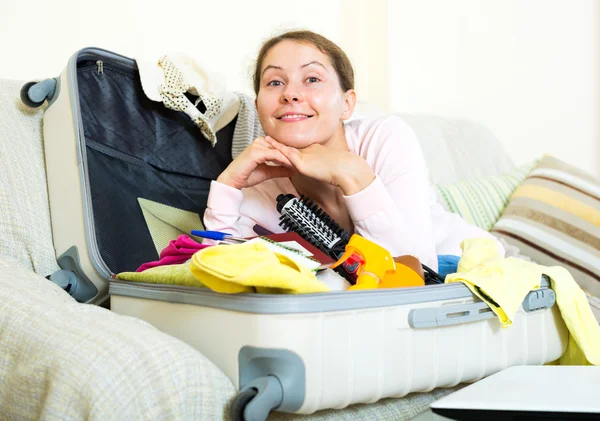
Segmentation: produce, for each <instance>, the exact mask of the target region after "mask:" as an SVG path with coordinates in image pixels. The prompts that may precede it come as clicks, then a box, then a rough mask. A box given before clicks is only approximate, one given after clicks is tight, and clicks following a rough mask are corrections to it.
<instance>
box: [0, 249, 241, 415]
mask: <svg viewBox="0 0 600 421" xmlns="http://www.w3.org/2000/svg"><path fill="white" fill-rule="evenodd" d="M0 333H1V334H0V414H1V416H0V418H2V419H9V420H37V419H56V420H90V421H93V420H108V419H122V420H138V419H145V420H223V419H227V417H226V414H227V411H228V410H229V407H228V405H229V404H228V402H229V401H230V399H231V398H232V397H233V396H234V395H235V393H236V391H235V388H234V386H233V384H232V383H231V381H230V380H229V379H228V378H227V377H226V376H225V374H223V372H221V371H220V370H219V369H218V368H217V367H216V366H215V365H214V364H213V363H211V362H210V361H209V360H208V359H207V358H206V357H204V356H203V355H202V354H201V353H200V352H198V351H197V350H195V349H193V348H192V347H190V346H189V345H186V344H185V343H183V342H181V341H180V340H178V339H175V338H174V337H171V336H169V335H166V334H165V333H162V332H160V331H159V330H157V329H155V328H154V327H152V326H151V325H149V324H148V323H146V322H144V321H142V320H139V319H136V318H133V317H127V316H121V315H118V314H116V313H112V312H110V311H108V310H106V309H104V308H101V307H97V306H92V305H88V304H79V303H77V302H76V301H75V300H74V299H73V298H72V297H71V296H69V294H68V293H66V292H65V291H63V290H62V289H61V288H60V287H58V286H57V285H55V284H53V283H52V282H50V281H48V280H47V279H45V278H43V277H41V276H39V275H37V274H35V273H33V272H32V271H31V270H28V269H21V268H18V267H16V266H15V265H14V264H12V262H11V261H10V260H7V259H4V258H2V257H1V256H0Z"/></svg>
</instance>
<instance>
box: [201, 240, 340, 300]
mask: <svg viewBox="0 0 600 421" xmlns="http://www.w3.org/2000/svg"><path fill="white" fill-rule="evenodd" d="M191 270H192V273H193V274H194V275H195V276H196V277H197V278H198V279H200V280H201V282H202V283H203V284H204V285H206V286H207V287H209V288H210V289H212V290H214V291H217V292H223V293H227V294H235V293H239V292H253V291H255V290H256V291H257V292H263V293H293V294H306V293H311V292H327V291H329V288H328V287H327V286H326V285H325V284H324V283H322V282H320V281H318V280H317V277H316V276H315V274H314V273H313V272H311V271H310V270H309V269H307V268H306V267H304V266H302V265H300V264H298V263H296V262H295V261H293V260H292V259H290V258H289V257H287V256H284V255H283V254H279V253H275V252H273V251H271V250H269V249H268V248H267V246H266V245H265V244H264V243H262V242H252V243H243V244H235V245H222V246H214V247H207V248H205V249H203V250H200V251H198V252H197V253H195V254H194V255H193V256H192V262H191Z"/></svg>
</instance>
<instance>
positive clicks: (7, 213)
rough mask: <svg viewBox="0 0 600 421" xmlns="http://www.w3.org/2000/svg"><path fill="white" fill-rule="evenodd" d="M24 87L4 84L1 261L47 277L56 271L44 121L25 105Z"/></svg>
mask: <svg viewBox="0 0 600 421" xmlns="http://www.w3.org/2000/svg"><path fill="white" fill-rule="evenodd" d="M22 85H23V82H19V81H13V80H5V79H0V255H1V256H5V257H6V258H8V259H10V260H12V261H13V262H14V263H15V264H17V265H18V266H19V267H22V268H25V269H32V270H34V271H35V272H37V273H39V274H40V275H43V276H46V275H49V274H51V273H53V272H54V271H56V270H58V266H57V263H56V257H55V254H54V246H53V244H52V231H51V226H50V211H49V206H48V191H47V186H46V171H45V167H44V153H43V141H42V133H41V126H42V125H41V117H42V114H43V109H30V108H27V107H26V106H25V105H23V104H22V103H21V100H20V95H19V93H20V90H21V86H22Z"/></svg>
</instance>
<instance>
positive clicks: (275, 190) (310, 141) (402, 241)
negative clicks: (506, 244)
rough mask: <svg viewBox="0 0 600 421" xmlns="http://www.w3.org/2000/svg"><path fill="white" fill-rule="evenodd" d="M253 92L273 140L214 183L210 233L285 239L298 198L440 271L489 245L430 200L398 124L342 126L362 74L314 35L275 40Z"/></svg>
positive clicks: (418, 160) (392, 119)
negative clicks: (471, 241)
mask: <svg viewBox="0 0 600 421" xmlns="http://www.w3.org/2000/svg"><path fill="white" fill-rule="evenodd" d="M254 90H255V93H256V108H257V110H258V115H259V119H260V122H261V125H262V127H263V129H264V132H265V134H266V137H259V138H257V139H256V140H255V141H254V142H253V143H252V144H251V145H250V146H249V147H248V148H246V150H244V152H242V153H241V154H240V155H239V156H238V157H237V158H236V159H235V160H234V161H233V162H232V163H231V164H230V165H229V166H228V167H227V168H226V169H225V171H224V172H223V173H222V174H221V175H220V176H219V177H218V178H217V180H216V181H213V182H212V184H211V188H210V193H209V197H208V207H207V210H206V213H205V216H204V224H205V226H206V229H210V230H219V231H224V232H228V233H231V234H233V235H235V236H252V235H255V234H254V231H253V227H254V225H255V224H259V225H261V226H263V227H265V228H267V229H270V230H271V231H274V232H282V229H281V228H280V227H279V226H278V221H279V213H278V212H277V210H276V207H275V204H276V198H277V196H278V195H279V194H281V193H292V194H294V195H296V196H299V195H300V194H303V195H305V196H308V197H310V198H311V199H312V200H313V201H315V202H316V203H317V204H318V205H319V206H320V207H321V208H323V209H324V210H325V211H326V212H327V213H328V214H329V215H330V216H331V217H332V218H333V219H334V220H335V221H336V222H337V223H338V224H339V225H340V226H342V227H343V228H344V229H346V230H347V231H348V232H349V233H351V234H352V233H357V234H360V235H362V236H364V237H365V238H368V239H370V240H372V241H374V242H376V243H378V244H379V245H381V246H382V247H385V248H386V249H387V250H389V251H390V253H391V254H392V255H393V256H401V255H406V254H408V255H413V256H416V257H417V258H419V260H420V261H421V262H422V263H424V264H426V265H427V266H429V267H430V268H432V269H434V270H437V266H438V260H437V256H438V255H441V254H453V255H460V253H461V250H460V243H461V242H462V240H464V239H465V238H471V237H490V236H491V235H490V234H489V233H487V232H486V231H484V230H481V229H479V228H477V227H474V226H471V225H469V224H467V223H466V222H465V221H464V220H462V219H461V218H460V217H459V216H458V215H455V214H450V213H448V212H446V211H444V210H443V209H442V208H441V206H440V205H439V204H436V203H435V200H434V199H433V200H430V197H435V195H433V196H430V185H429V179H428V171H427V166H426V164H425V160H424V158H423V153H422V151H421V148H420V146H419V143H418V140H417V138H416V136H415V134H414V133H413V131H412V130H411V129H410V127H408V125H407V124H406V123H404V122H403V121H402V120H401V119H400V118H399V117H396V116H389V117H386V118H382V119H364V120H356V121H352V122H350V123H348V124H344V120H347V119H348V118H350V116H351V115H352V112H353V110H354V106H355V104H356V93H355V92H354V72H353V69H352V65H351V64H350V61H349V60H348V58H347V56H346V54H345V53H344V52H343V51H342V50H341V49H340V48H339V47H338V46H337V45H336V44H334V43H333V42H331V41H329V40H328V39H326V38H324V37H322V36H320V35H318V34H315V33H313V32H310V31H292V32H287V33H285V34H283V35H280V36H277V37H275V38H272V39H270V40H269V41H267V42H266V43H265V44H264V45H263V47H262V48H261V50H260V52H259V55H258V58H257V61H256V69H255V73H254ZM499 247H500V248H502V246H501V245H500V244H499ZM501 252H502V253H503V252H504V250H503V249H502V250H501Z"/></svg>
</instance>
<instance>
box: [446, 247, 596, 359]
mask: <svg viewBox="0 0 600 421" xmlns="http://www.w3.org/2000/svg"><path fill="white" fill-rule="evenodd" d="M461 247H462V249H463V254H462V257H461V259H460V262H459V264H458V272H457V273H454V274H451V275H448V276H446V283H450V282H462V283H464V284H465V285H466V286H467V287H469V289H470V290H471V291H472V292H473V293H474V294H475V295H477V296H478V297H479V298H481V299H482V300H484V301H485V302H486V303H488V304H489V306H490V308H491V309H492V310H493V311H494V313H496V315H497V316H498V319H499V320H500V323H502V326H503V327H507V326H510V324H511V323H512V320H513V318H514V316H515V313H516V312H517V310H518V309H519V307H520V306H521V303H522V302H523V299H524V298H525V296H526V295H527V293H528V292H529V291H530V290H532V289H537V288H539V286H540V280H541V276H542V274H545V275H548V276H549V277H550V279H551V280H552V289H553V290H554V293H555V294H556V303H557V304H558V308H559V309H560V313H561V315H562V318H563V320H564V321H565V325H566V326H567V328H568V329H569V333H570V338H569V344H568V345H567V349H566V351H565V353H564V354H563V356H562V357H561V358H560V360H559V362H560V364H564V365H589V364H591V365H600V326H599V325H598V322H597V321H596V319H595V318H594V315H593V313H592V310H591V309H590V306H589V303H588V300H587V298H586V296H585V293H584V292H583V291H582V290H581V288H580V287H579V285H577V283H576V282H575V280H574V279H573V277H572V276H571V274H570V273H569V272H568V271H567V270H566V269H565V268H562V267H559V266H553V267H547V266H541V265H537V264H535V263H531V262H526V261H524V260H521V259H516V258H512V257H509V258H506V259H505V258H503V257H500V255H499V254H498V249H497V246H496V243H495V241H494V240H492V239H470V240H465V241H464V242H463V243H462V245H461ZM495 304H497V305H495Z"/></svg>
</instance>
